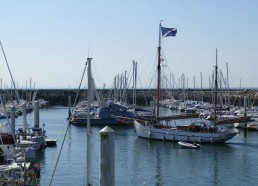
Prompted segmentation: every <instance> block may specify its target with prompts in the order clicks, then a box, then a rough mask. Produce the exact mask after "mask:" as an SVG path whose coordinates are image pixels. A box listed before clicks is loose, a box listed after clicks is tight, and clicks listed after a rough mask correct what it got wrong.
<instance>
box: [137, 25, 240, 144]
mask: <svg viewBox="0 0 258 186" xmlns="http://www.w3.org/2000/svg"><path fill="white" fill-rule="evenodd" d="M176 33H177V29H175V28H165V27H162V26H161V24H160V25H159V47H158V66H157V69H158V78H157V79H158V82H157V112H156V117H152V118H143V117H140V118H139V117H138V118H135V120H134V126H135V129H136V133H137V135H138V137H142V138H148V139H153V140H169V141H187V142H194V141H196V142H200V143H224V142H226V141H228V140H230V139H231V138H233V137H234V136H235V135H236V134H237V132H229V131H228V130H223V131H221V130H220V129H219V128H217V126H216V122H214V124H213V125H211V126H207V123H204V122H200V123H195V124H191V125H183V126H178V125H177V126H174V127H172V125H170V122H171V119H175V117H174V118H171V117H162V116H160V113H159V101H160V93H159V92H160V77H161V36H165V37H167V36H175V35H176ZM216 74H217V50H216ZM215 79H217V78H215ZM217 86H218V85H217V80H215V88H216V87H217ZM215 102H216V101H215ZM215 108H216V104H215ZM215 110H216V109H215ZM181 118H184V117H180V116H179V117H176V119H181ZM215 118H216V115H215ZM215 121H216V120H215Z"/></svg>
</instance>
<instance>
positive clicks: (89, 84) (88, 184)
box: [86, 58, 92, 186]
mask: <svg viewBox="0 0 258 186" xmlns="http://www.w3.org/2000/svg"><path fill="white" fill-rule="evenodd" d="M91 60H92V58H88V59H87V61H88V108H87V157H86V159H87V186H90V185H91V183H90V134H91V133H90V131H91V126H90V107H91V92H92V78H91V77H92V76H91Z"/></svg>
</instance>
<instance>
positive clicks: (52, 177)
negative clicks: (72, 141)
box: [49, 122, 69, 186]
mask: <svg viewBox="0 0 258 186" xmlns="http://www.w3.org/2000/svg"><path fill="white" fill-rule="evenodd" d="M68 127H69V122H68V124H67V127H66V130H65V135H64V138H63V141H62V145H61V148H60V151H59V153H58V157H57V161H56V164H55V167H54V171H53V174H52V176H51V180H50V183H49V186H50V185H51V184H52V181H53V179H54V175H55V172H56V168H57V164H58V162H59V159H60V155H61V152H62V150H63V146H64V141H65V138H66V134H67V131H68Z"/></svg>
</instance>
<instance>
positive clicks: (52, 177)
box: [49, 61, 87, 186]
mask: <svg viewBox="0 0 258 186" xmlns="http://www.w3.org/2000/svg"><path fill="white" fill-rule="evenodd" d="M86 67H87V61H86V63H85V67H84V69H83V74H82V78H81V81H80V85H79V88H78V92H77V95H76V98H75V101H74V104H73V109H72V112H73V110H74V107H75V104H76V102H77V99H78V95H79V91H80V88H81V84H82V80H83V77H84V74H85V71H86ZM70 120H71V118H69V122H68V123H67V127H66V130H65V135H64V138H63V141H62V145H61V148H60V151H59V154H58V157H57V161H56V164H55V167H54V171H53V174H52V176H51V180H50V183H49V186H50V185H51V184H52V181H53V179H54V175H55V172H56V168H57V165H58V162H59V159H60V156H61V152H62V150H63V146H64V141H65V138H66V135H67V131H68V128H69V124H70Z"/></svg>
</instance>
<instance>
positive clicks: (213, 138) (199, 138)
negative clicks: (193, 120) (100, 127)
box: [134, 120, 237, 143]
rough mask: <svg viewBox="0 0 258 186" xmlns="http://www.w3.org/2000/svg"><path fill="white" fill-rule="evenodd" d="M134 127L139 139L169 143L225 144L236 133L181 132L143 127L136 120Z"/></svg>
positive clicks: (171, 129) (172, 129)
mask: <svg viewBox="0 0 258 186" xmlns="http://www.w3.org/2000/svg"><path fill="white" fill-rule="evenodd" d="M134 126H135V129H136V133H137V135H138V137H142V138H148V139H153V140H167V141H187V142H194V141H196V142H199V143H224V142H226V141H228V140H230V139H231V138H233V137H234V136H236V135H237V133H236V132H234V133H229V132H217V133H210V132H191V131H181V130H177V129H176V128H171V127H169V128H155V127H153V125H142V124H141V123H140V122H138V121H137V120H134Z"/></svg>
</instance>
